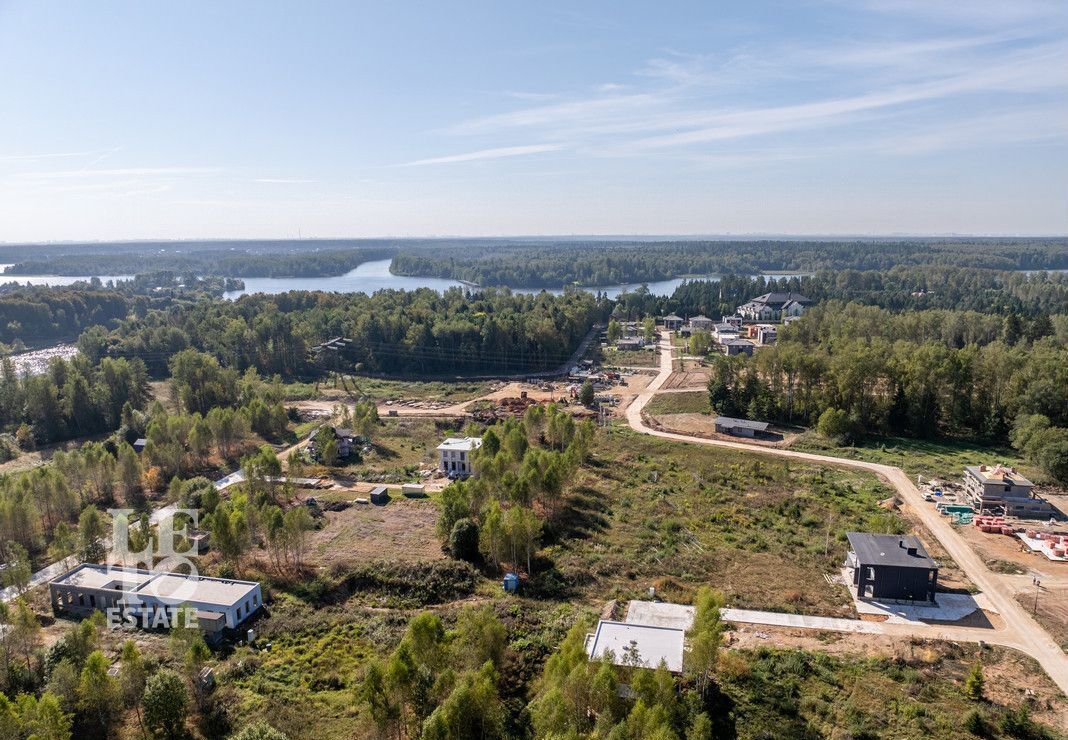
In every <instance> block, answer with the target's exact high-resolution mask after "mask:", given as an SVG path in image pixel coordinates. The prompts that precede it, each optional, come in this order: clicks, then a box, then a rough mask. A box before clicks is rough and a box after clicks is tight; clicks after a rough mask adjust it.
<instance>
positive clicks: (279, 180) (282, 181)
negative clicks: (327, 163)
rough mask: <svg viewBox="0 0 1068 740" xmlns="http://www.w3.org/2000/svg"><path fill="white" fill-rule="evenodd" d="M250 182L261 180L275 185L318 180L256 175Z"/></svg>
mask: <svg viewBox="0 0 1068 740" xmlns="http://www.w3.org/2000/svg"><path fill="white" fill-rule="evenodd" d="M252 182H263V183H271V184H277V185H304V184H310V183H315V182H319V181H318V180H305V179H301V178H296V177H256V178H253V180H252Z"/></svg>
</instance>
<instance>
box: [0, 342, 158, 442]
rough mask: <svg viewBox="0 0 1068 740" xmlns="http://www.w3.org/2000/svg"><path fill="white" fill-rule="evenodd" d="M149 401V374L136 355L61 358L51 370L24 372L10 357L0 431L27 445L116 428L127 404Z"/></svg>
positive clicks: (1, 375) (2, 367)
mask: <svg viewBox="0 0 1068 740" xmlns="http://www.w3.org/2000/svg"><path fill="white" fill-rule="evenodd" d="M147 400H148V375H147V373H146V372H145V366H144V364H143V363H142V362H141V361H140V360H137V359H133V360H127V359H124V358H116V359H112V358H105V359H104V360H102V361H101V362H99V363H98V364H95V365H93V364H90V362H89V360H88V358H86V357H84V356H75V357H74V358H73V359H71V360H70V361H66V360H63V359H59V358H56V359H54V360H53V361H52V362H51V363H50V364H49V367H48V371H47V372H45V373H42V374H40V375H25V376H19V375H18V374H17V373H16V372H15V369H14V365H13V364H12V362H11V360H10V359H9V358H5V359H4V360H3V362H2V364H0V431H2V432H5V433H14V435H15V438H16V441H17V443H18V446H19V447H21V448H23V449H32V448H33V446H34V445H36V444H46V443H49V442H56V441H58V440H62V439H70V438H72V437H82V436H86V435H90V434H97V433H99V432H109V431H112V430H113V429H115V428H116V427H118V426H119V422H120V419H121V417H122V412H123V409H124V408H125V407H126V406H127V404H129V406H130V408H133V409H137V408H141V407H142V406H144V404H145V402H146V401H147Z"/></svg>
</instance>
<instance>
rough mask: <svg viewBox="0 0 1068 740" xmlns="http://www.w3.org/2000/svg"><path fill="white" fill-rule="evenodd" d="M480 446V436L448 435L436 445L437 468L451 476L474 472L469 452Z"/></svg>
mask: <svg viewBox="0 0 1068 740" xmlns="http://www.w3.org/2000/svg"><path fill="white" fill-rule="evenodd" d="M481 446H482V437H449V438H447V439H446V440H445V441H444V442H442V443H441V444H439V445H438V454H439V455H440V465H439V469H440V470H441V472H442V473H445V474H446V475H448V476H450V477H453V478H466V477H468V476H470V475H474V474H475V468H474V465H472V463H471V453H472V452H474V451H475V450H477V449H478V448H479V447H481Z"/></svg>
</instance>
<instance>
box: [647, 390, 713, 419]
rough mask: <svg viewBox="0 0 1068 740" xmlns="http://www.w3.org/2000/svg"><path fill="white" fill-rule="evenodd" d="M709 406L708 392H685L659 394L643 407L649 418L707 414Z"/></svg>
mask: <svg viewBox="0 0 1068 740" xmlns="http://www.w3.org/2000/svg"><path fill="white" fill-rule="evenodd" d="M710 410H711V406H710V405H709V402H708V391H706V390H699V391H685V392H682V393H661V394H660V395H657V396H654V397H653V400H652V401H650V402H649V403H648V404H646V406H645V412H646V413H647V414H649V415H650V416H662V415H664V414H706V415H707V414H708V413H709V411H710Z"/></svg>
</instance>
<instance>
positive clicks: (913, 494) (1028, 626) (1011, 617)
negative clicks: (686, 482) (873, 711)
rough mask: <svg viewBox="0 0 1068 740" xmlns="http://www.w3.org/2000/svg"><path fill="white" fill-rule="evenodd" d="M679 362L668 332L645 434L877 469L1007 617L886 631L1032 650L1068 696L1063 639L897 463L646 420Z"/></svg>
mask: <svg viewBox="0 0 1068 740" xmlns="http://www.w3.org/2000/svg"><path fill="white" fill-rule="evenodd" d="M672 364H673V358H672V348H671V341H670V337H669V336H668V334H667V333H666V332H665V333H664V334H663V335H662V336H661V341H660V372H659V374H658V375H657V376H656V378H654V379H653V381H652V382H651V383H650V384H649V385H648V386H647V387H646V388H645V390H643V391H642V392H641V393H639V394H638V396H637V397H635V399H634V401H633V402H631V404H630V406H629V407H627V411H626V418H627V423H628V424H630V426H631V428H632V429H634V430H635V431H638V432H643V433H644V434H650V435H652V436H654V437H661V438H663V439H672V440H676V441H679V442H689V443H691V444H702V445H711V446H714V447H726V448H729V449H735V450H743V451H745V452H747V453H757V454H761V455H774V456H776V457H786V458H793V459H797V460H805V461H807V462H816V463H823V464H827V465H835V466H839V467H847V468H853V469H859V470H866V471H869V472H872V473H875V474H876V475H878V476H879V477H881V478H882V479H883V480H885V481H886V482H887V483H889V484H890V485H891V486H893V487H894V489H895V490H896V491H897V493H898V495H899V496H900V497H901V499H902V500H903V501H904V502H905V503H906V504H908V505H909V506H910V507H911V508H912V509H913V511H915V512H916V513H917V514H918V515H919V517H920V518H921V519H922V520H923V522H924V524H925V525H926V526H927V528H928V529H929V530H930V531H931V534H933V535H934V536H935V537H936V538H937V539H938V541H939V542H940V543H941V544H942V547H944V548H945V550H946V552H947V553H949V556H950V557H952V558H953V560H955V561H956V563H957V565H959V566H960V568H961V570H963V571H964V572H965V573H966V574H967V576H968V578H970V579H971V581H972V583H974V584H975V585H976V587H977V588H979V590H981V591H982V592H983V593H985V594H986V596H987V598H988V599H989V600H990V603H991V605H992V606H993V608H994V609H995V610H996V611H997V612H998V614H1000V615H1001V617H1002V619H1003V620H1004V621H1005V626H1004V627H1003V628H1002V629H998V630H991V629H985V630H984V629H978V628H967V627H953V626H950V625H938V626H934V625H927V626H925V627H914V626H911V625H885V627H886V634H901V635H903V636H906V635H915V636H923V637H934V638H940V639H949V640H961V641H970V642H978V641H984V642H990V643H996V644H999V645H1005V646H1008V647H1012V648H1015V649H1017V650H1020V651H1021V652H1024V653H1026V654H1028V655H1030V656H1031V657H1032V658H1034V659H1035V660H1037V661H1038V662H1039V664H1040V665H1041V666H1042V667H1043V668H1044V669H1045V671H1046V673H1047V674H1049V677H1050V678H1051V679H1052V680H1053V682H1054V683H1056V684H1057V686H1059V687H1060V689H1061V691H1063V692H1064V693H1065V694H1066V695H1068V656H1066V655H1065V654H1064V652H1063V651H1062V650H1061V649H1060V646H1059V645H1058V644H1057V642H1056V641H1055V640H1054V639H1053V638H1052V637H1050V635H1049V633H1048V632H1046V630H1045V629H1043V628H1042V626H1041V625H1039V624H1038V623H1037V622H1036V621H1035V620H1034V619H1032V618H1031V615H1030V614H1028V613H1027V612H1026V611H1025V610H1024V608H1023V607H1022V606H1020V604H1019V602H1017V601H1016V599H1015V598H1014V597H1013V592H1012V589H1011V588H1010V587H1009V585H1008V584H1006V583H1003V582H1002V581H1001V579H1000V578H998V577H997V576H996V575H995V574H994V573H992V572H991V571H990V570H989V569H988V568H987V567H986V565H985V564H984V563H983V561H982V559H981V558H980V557H979V556H978V555H977V554H976V553H975V551H974V550H973V549H972V548H971V546H970V545H969V544H968V543H967V542H965V541H964V539H963V538H962V537H961V536H960V535H959V534H958V533H957V532H956V531H955V530H954V529H953V526H952V525H951V524H949V522H948V521H947V520H946V519H945V518H944V517H942V516H941V515H939V514H938V512H937V511H935V509H934V507H932V506H929V505H927V504H926V503H925V502H924V500H923V496H922V495H921V494H920V491H919V490H918V489H917V488H916V486H915V485H914V484H913V483H912V480H911V479H910V478H909V476H908V475H906V474H905V472H904V471H902V470H901V469H900V468H896V467H894V466H892V465H881V464H878V463H871V462H864V461H862V460H848V459H845V458H840V457H832V456H830V455H816V454H811V453H807V452H797V451H794V450H784V449H778V448H774V447H763V446H760V445H755V444H746V443H744V442H731V441H727V440H719V439H705V438H702V437H691V436H689V435H685V434H677V433H674V432H664V431H660V430H658V429H652V428H651V427H649V426H647V425H646V424H645V422H644V421H643V419H642V409H643V408H644V407H645V405H646V404H647V403H649V401H650V400H651V399H652V397H653V396H655V395H656V394H657V393H658V392H659V391H660V388H661V387H662V386H663V385H664V383H665V382H666V381H667V379H668V377H669V376H670V375H671V370H672Z"/></svg>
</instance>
